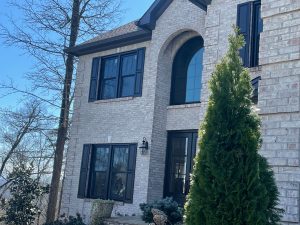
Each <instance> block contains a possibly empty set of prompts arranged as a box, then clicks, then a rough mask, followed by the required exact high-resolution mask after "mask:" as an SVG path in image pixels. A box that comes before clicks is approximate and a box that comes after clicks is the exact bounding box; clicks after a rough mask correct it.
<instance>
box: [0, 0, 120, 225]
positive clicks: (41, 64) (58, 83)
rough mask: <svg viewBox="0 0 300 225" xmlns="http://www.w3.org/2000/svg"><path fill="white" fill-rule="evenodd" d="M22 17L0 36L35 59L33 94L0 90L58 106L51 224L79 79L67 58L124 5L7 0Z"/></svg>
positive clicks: (104, 0) (103, 0)
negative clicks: (75, 89) (74, 92)
mask: <svg viewBox="0 0 300 225" xmlns="http://www.w3.org/2000/svg"><path fill="white" fill-rule="evenodd" d="M8 1H9V2H10V4H11V6H12V7H15V8H16V9H17V10H21V12H22V14H23V15H24V18H23V21H22V22H23V23H22V25H20V24H17V23H16V22H15V21H16V20H14V18H10V26H12V27H13V28H8V27H7V26H4V25H3V24H2V25H0V37H2V39H3V40H4V41H5V43H6V44H8V45H15V46H19V47H20V48H22V49H24V50H25V52H27V53H29V54H30V55H31V56H33V57H34V58H35V59H36V67H35V68H36V69H35V70H34V71H33V72H31V73H29V74H28V75H27V78H28V79H29V80H31V81H32V84H33V86H32V88H31V89H25V90H24V89H20V88H18V87H17V86H15V85H13V83H9V84H2V85H1V86H0V88H2V89H7V90H8V92H9V93H15V92H21V93H23V94H27V95H29V96H31V97H36V98H38V99H42V100H44V101H45V102H47V103H49V105H50V106H51V107H57V106H59V111H60V113H59V124H58V130H57V138H56V145H55V156H54V163H53V175H52V181H51V188H50V195H49V205H48V212H47V222H52V221H54V219H55V216H56V215H55V212H56V205H57V201H58V192H59V183H60V177H61V171H62V164H63V157H64V149H65V144H66V139H67V133H68V127H69V123H70V121H69V120H70V111H71V105H72V99H73V87H74V85H73V79H74V76H75V68H74V63H75V61H76V59H75V58H74V56H72V55H70V54H67V53H65V51H64V49H66V48H71V47H74V46H75V45H76V43H77V42H78V41H80V42H81V41H84V40H87V39H89V38H91V37H92V36H95V35H98V34H100V33H101V32H103V31H105V30H107V29H108V28H111V25H112V24H113V23H114V22H115V21H116V20H118V19H119V13H120V11H119V8H120V0H48V1H40V0H23V1H18V0H8Z"/></svg>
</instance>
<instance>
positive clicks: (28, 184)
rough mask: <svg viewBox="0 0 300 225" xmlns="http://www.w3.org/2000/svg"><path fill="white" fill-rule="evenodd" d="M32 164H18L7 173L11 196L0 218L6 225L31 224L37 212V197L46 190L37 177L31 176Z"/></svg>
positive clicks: (4, 205) (3, 206)
mask: <svg viewBox="0 0 300 225" xmlns="http://www.w3.org/2000/svg"><path fill="white" fill-rule="evenodd" d="M32 172H33V168H32V166H29V167H28V166H26V164H23V163H22V164H21V165H18V166H16V167H15V168H14V170H13V172H12V173H11V174H10V175H9V180H11V185H10V188H9V191H10V195H11V197H10V198H9V200H8V201H7V202H6V203H5V202H4V203H3V205H2V208H3V210H4V212H5V215H4V216H3V217H2V218H1V220H3V221H4V222H5V223H6V224H8V225H29V224H33V223H34V221H35V219H36V216H37V214H38V213H39V208H38V205H37V203H38V199H39V198H40V197H41V196H42V195H43V194H45V193H46V192H47V188H45V187H42V186H40V184H39V181H38V179H34V178H32V176H31V175H32Z"/></svg>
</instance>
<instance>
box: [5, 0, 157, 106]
mask: <svg viewBox="0 0 300 225" xmlns="http://www.w3.org/2000/svg"><path fill="white" fill-rule="evenodd" d="M153 1H154V0H123V5H122V9H123V11H124V13H123V15H122V20H121V21H120V25H122V24H126V23H128V22H131V21H133V20H136V19H139V18H140V17H141V16H142V15H143V14H144V13H145V12H146V10H147V9H148V8H149V7H150V5H151V4H152V3H153ZM13 13H15V12H14V11H12V10H11V9H10V8H9V7H7V0H0V23H4V24H5V25H7V24H8V23H7V22H6V20H5V17H4V16H3V15H4V14H12V15H13ZM32 67H33V60H32V58H30V57H29V56H28V55H26V54H25V53H24V51H22V50H21V49H18V48H16V47H8V46H5V45H4V44H3V42H2V40H0V81H3V80H6V79H7V78H8V77H9V78H11V79H13V80H14V82H15V83H16V84H17V85H18V87H19V88H22V87H23V86H25V85H26V84H27V83H26V80H25V79H24V75H25V74H26V73H27V72H29V71H30V70H31V68H32ZM0 94H1V91H0ZM17 104H18V99H17V98H16V96H9V97H5V98H0V106H1V107H16V105H17Z"/></svg>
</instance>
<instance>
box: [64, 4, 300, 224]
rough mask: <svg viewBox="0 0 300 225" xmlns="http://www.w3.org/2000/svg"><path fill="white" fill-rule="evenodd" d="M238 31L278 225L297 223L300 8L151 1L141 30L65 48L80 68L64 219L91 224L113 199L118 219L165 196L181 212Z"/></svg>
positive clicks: (122, 30) (129, 27)
mask: <svg viewBox="0 0 300 225" xmlns="http://www.w3.org/2000/svg"><path fill="white" fill-rule="evenodd" d="M233 24H237V25H238V26H239V27H240V29H241V32H242V33H243V34H244V35H245V39H246V46H245V47H244V49H242V50H241V57H242V59H243V62H244V65H245V66H246V67H249V70H250V72H251V76H252V78H253V86H254V88H255V91H254V96H253V102H254V104H256V105H257V108H258V109H259V111H258V112H259V114H260V116H261V119H262V135H263V144H262V147H261V150H260V153H261V154H262V155H263V156H265V157H267V159H268V161H269V163H270V164H271V165H272V168H273V169H274V171H275V174H276V181H277V184H278V187H279V190H280V206H281V207H282V208H284V209H285V210H286V212H285V214H284V217H283V218H282V220H283V224H289V225H291V224H295V225H297V224H298V225H299V224H300V215H299V211H300V207H299V204H300V203H299V200H300V199H299V190H300V183H299V182H300V162H299V159H300V158H299V157H300V155H299V153H300V149H299V145H300V143H299V142H300V112H299V109H300V104H299V100H300V87H299V82H300V32H299V31H300V1H299V0H261V1H258V0H257V1H249V0H156V1H154V3H153V5H152V6H151V7H150V8H149V10H148V11H147V12H146V13H145V14H144V15H143V17H142V18H140V19H139V20H138V21H134V22H132V23H129V24H126V25H124V26H122V27H119V28H117V29H115V30H112V31H110V32H108V33H105V34H103V35H101V36H99V37H96V38H94V39H92V40H90V41H88V42H86V43H83V44H81V45H78V46H76V47H74V48H72V49H68V51H69V53H71V54H73V55H76V56H78V57H79V65H78V70H77V80H76V91H75V103H74V117H73V123H72V128H71V140H70V145H69V149H68V152H67V160H66V168H65V177H64V184H63V194H62V201H61V213H67V214H70V215H73V214H75V213H77V212H79V213H80V214H82V215H83V216H85V218H86V219H87V221H88V218H89V215H90V210H91V205H92V201H93V199H96V198H101V199H113V200H115V201H117V203H116V206H115V209H114V213H115V214H122V215H132V214H140V213H141V212H140V210H139V204H140V203H143V202H151V201H153V200H156V199H161V198H163V197H164V196H172V197H173V198H174V199H175V200H176V201H177V202H178V203H180V204H183V202H184V199H185V196H186V194H187V193H188V190H189V174H190V172H191V168H192V163H193V157H194V156H195V154H196V152H197V151H198V150H197V130H198V127H199V124H200V123H201V121H203V118H204V115H205V112H206V108H207V102H208V96H209V89H208V81H209V79H210V76H211V74H212V72H213V70H214V68H215V65H216V64H217V63H218V61H219V60H220V59H221V57H222V56H224V54H225V53H226V51H227V47H228V40H227V39H228V35H229V34H230V33H231V32H232V25H233ZM147 145H148V146H147ZM140 147H142V148H140ZM147 147H148V148H147Z"/></svg>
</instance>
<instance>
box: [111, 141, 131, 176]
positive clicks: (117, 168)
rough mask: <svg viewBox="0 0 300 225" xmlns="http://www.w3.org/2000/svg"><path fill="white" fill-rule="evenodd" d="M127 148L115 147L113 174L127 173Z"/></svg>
mask: <svg viewBox="0 0 300 225" xmlns="http://www.w3.org/2000/svg"><path fill="white" fill-rule="evenodd" d="M128 151H129V149H128V147H115V148H114V161H113V171H114V172H127V165H128V153H129V152H128Z"/></svg>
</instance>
